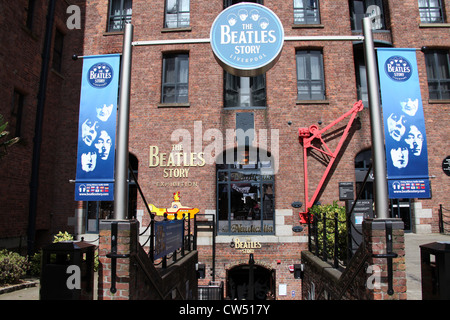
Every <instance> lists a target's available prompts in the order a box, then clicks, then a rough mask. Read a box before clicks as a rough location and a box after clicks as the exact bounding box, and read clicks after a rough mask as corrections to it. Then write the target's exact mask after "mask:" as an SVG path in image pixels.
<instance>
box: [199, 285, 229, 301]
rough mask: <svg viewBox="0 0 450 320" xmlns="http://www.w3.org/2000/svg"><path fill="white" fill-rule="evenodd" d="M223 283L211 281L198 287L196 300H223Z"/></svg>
mask: <svg viewBox="0 0 450 320" xmlns="http://www.w3.org/2000/svg"><path fill="white" fill-rule="evenodd" d="M223 292H224V291H223V281H212V282H210V283H209V285H207V286H202V285H200V286H198V300H223Z"/></svg>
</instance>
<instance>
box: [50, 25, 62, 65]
mask: <svg viewBox="0 0 450 320" xmlns="http://www.w3.org/2000/svg"><path fill="white" fill-rule="evenodd" d="M64 36H65V35H64V33H63V32H61V31H60V30H59V29H58V28H56V29H55V37H54V40H53V57H52V69H53V70H55V71H57V72H59V73H61V70H62V61H63V50H64Z"/></svg>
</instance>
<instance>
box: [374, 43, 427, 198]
mask: <svg viewBox="0 0 450 320" xmlns="http://www.w3.org/2000/svg"><path fill="white" fill-rule="evenodd" d="M377 51H378V68H379V70H378V72H379V76H380V89H381V100H382V103H383V119H384V135H385V146H386V163H387V176H388V189H389V198H391V199H398V198H430V196H431V194H430V181H429V175H428V153H427V139H426V134H425V120H424V115H423V106H422V97H421V94H420V83H419V74H418V71H417V62H416V52H415V49H398V48H378V50H377Z"/></svg>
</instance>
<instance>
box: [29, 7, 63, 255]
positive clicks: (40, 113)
mask: <svg viewBox="0 0 450 320" xmlns="http://www.w3.org/2000/svg"><path fill="white" fill-rule="evenodd" d="M55 4H56V0H50V1H49V4H48V11H47V25H46V29H45V38H44V48H43V51H42V65H41V76H40V80H39V92H38V101H37V106H36V120H35V127H34V139H33V160H32V163H31V181H30V201H29V213H28V231H27V250H28V256H29V257H30V256H31V255H32V254H33V253H34V245H35V236H36V213H37V196H38V186H39V164H40V158H41V143H42V123H43V119H44V106H45V98H46V90H47V78H48V69H49V64H50V50H51V44H52V34H53V22H54V17H55Z"/></svg>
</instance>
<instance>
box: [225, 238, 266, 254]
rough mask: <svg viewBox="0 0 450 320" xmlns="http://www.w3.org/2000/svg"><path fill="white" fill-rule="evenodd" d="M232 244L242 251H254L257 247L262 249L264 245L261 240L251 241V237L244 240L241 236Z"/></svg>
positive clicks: (232, 246)
mask: <svg viewBox="0 0 450 320" xmlns="http://www.w3.org/2000/svg"><path fill="white" fill-rule="evenodd" d="M230 246H231V248H234V249H236V250H241V251H242V253H253V252H254V251H255V249H261V247H262V245H261V243H260V242H259V241H251V240H250V239H247V240H245V241H242V240H240V239H239V238H235V239H234V240H233V241H232V242H231V245H230Z"/></svg>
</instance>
